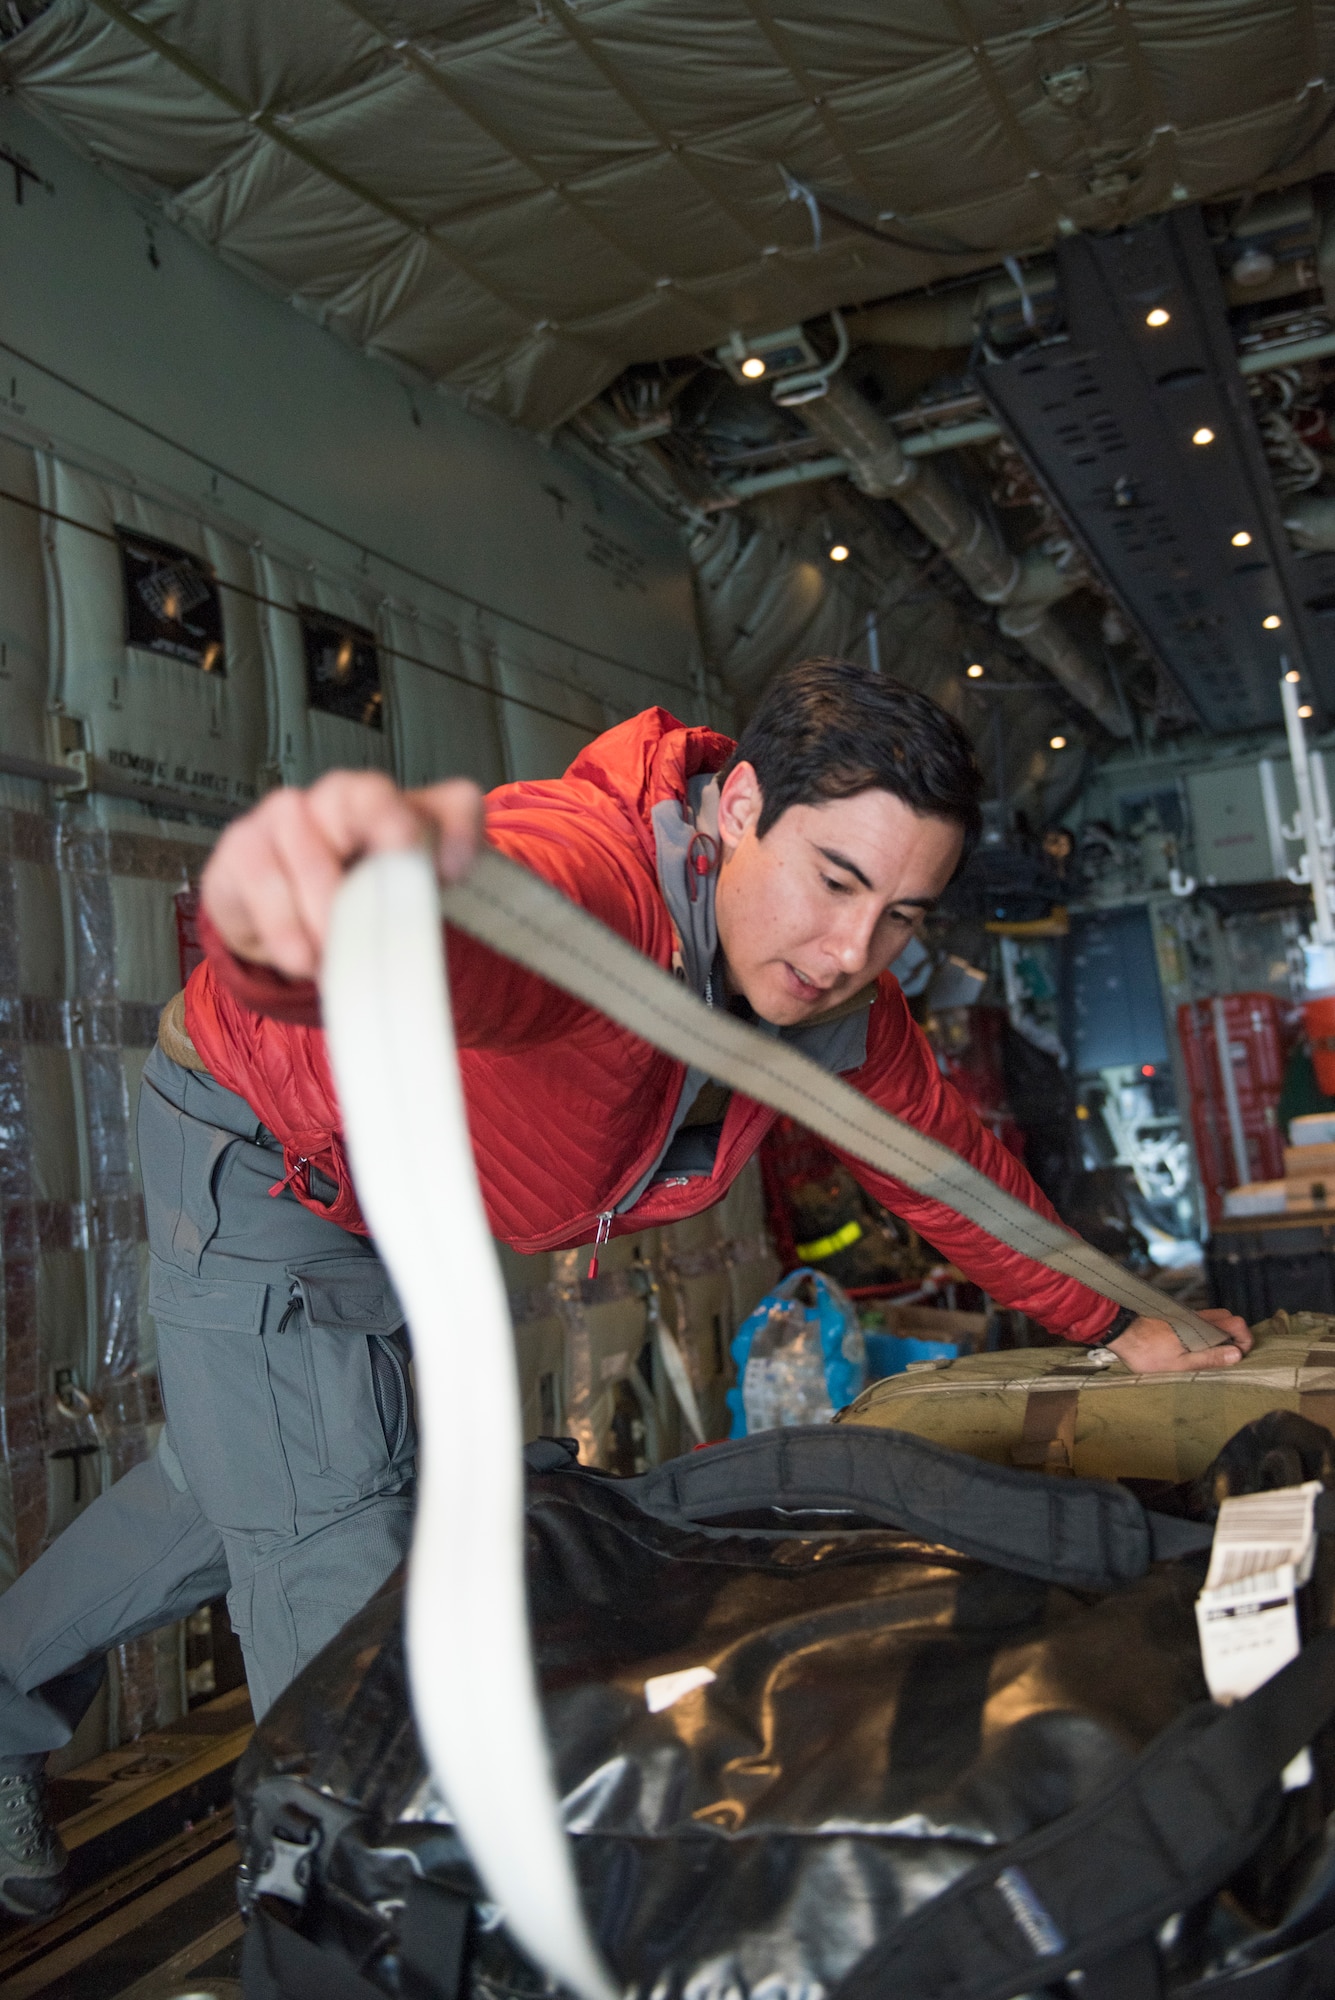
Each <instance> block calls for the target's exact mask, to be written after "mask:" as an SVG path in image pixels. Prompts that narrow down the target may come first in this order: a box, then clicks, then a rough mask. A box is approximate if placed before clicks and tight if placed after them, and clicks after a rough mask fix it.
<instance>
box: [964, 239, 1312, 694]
mask: <svg viewBox="0 0 1335 2000" xmlns="http://www.w3.org/2000/svg"><path fill="white" fill-rule="evenodd" d="M1058 262H1059V272H1060V280H1061V288H1062V295H1063V303H1064V311H1065V321H1066V327H1067V332H1066V334H1065V335H1064V336H1061V337H1059V338H1057V339H1054V340H1048V341H1044V342H1042V343H1041V344H1040V345H1038V346H1036V347H1031V348H1027V349H1025V350H1024V351H1023V352H1022V353H1020V354H1018V355H1015V356H1013V357H1012V358H1010V359H1008V360H1005V361H998V362H994V363H992V364H991V365H990V366H985V367H983V368H980V369H979V371H978V381H979V386H980V387H981V388H982V390H983V391H984V393H985V394H986V396H987V397H988V399H989V401H990V402H991V403H992V405H993V407H994V408H995V410H996V413H997V416H998V419H999V420H1000V422H1001V423H1002V424H1003V425H1004V426H1005V428H1006V429H1007V430H1008V431H1009V432H1010V434H1011V436H1012V437H1013V438H1014V440H1015V442H1016V444H1017V445H1018V446H1019V447H1020V449H1021V450H1022V451H1023V452H1024V454H1025V456H1026V457H1027V458H1028V460H1029V462H1030V464H1031V465H1032V467H1033V469H1034V471H1035V473H1036V474H1037V475H1038V477H1039V478H1040V480H1041V481H1042V482H1043V484H1044V485H1045V486H1046V487H1047V489H1048V491H1049V493H1050V495H1051V497H1052V499H1053V500H1054V501H1055V503H1056V505H1057V507H1058V508H1059V510H1060V511H1061V512H1062V513H1063V514H1064V515H1065V516H1066V518H1067V520H1068V522H1069V523H1070V525H1071V526H1072V528H1073V529H1074V530H1075V532H1076V533H1077V534H1078V535H1079V536H1080V537H1081V538H1082V539H1083V541H1084V543H1085V546H1086V549H1087V551H1088V553H1089V555H1090V557H1091V559H1092V560H1093V562H1094V563H1095V565H1096V566H1097V568H1098V569H1100V570H1101V571H1102V573H1103V575H1104V577H1105V578H1106V579H1107V582H1108V583H1109V585H1110V586H1111V588H1112V590H1113V591H1114V593H1115V594H1116V596H1117V597H1118V599H1119V600H1120V601H1121V603H1122V605H1123V606H1124V607H1125V609H1126V611H1127V612H1128V613H1129V614H1130V615H1131V617H1132V618H1134V620H1135V621H1136V623H1137V624H1138V625H1139V627H1140V629H1141V632H1142V634H1143V636H1144V638H1145V640H1146V641H1147V643H1148V644H1149V646H1150V647H1151V648H1152V650H1153V651H1154V652H1155V653H1156V654H1157V655H1158V657H1159V659H1160V660H1162V662H1163V664H1164V666H1165V667H1166V668H1167V669H1168V671H1169V672H1170V673H1171V674H1172V675H1173V676H1174V678H1175V679H1176V680H1177V681H1178V683H1179V684H1180V685H1181V687H1182V689H1183V691H1184V692H1185V694H1186V695H1187V697H1188V699H1189V700H1190V701H1191V703H1192V705H1193V707H1194V708H1195V710H1196V713H1197V714H1198V715H1199V717H1200V720H1201V722H1202V723H1203V724H1204V726H1205V727H1206V728H1207V729H1214V730H1226V729H1245V728H1249V727H1253V726H1255V725H1256V724H1269V723H1275V722H1278V721H1279V720H1280V714H1281V710H1280V702H1279V692H1278V683H1279V676H1280V672H1281V658H1282V656H1285V655H1287V658H1288V661H1289V664H1290V665H1292V666H1295V667H1298V668H1300V669H1303V670H1304V672H1305V673H1306V674H1307V675H1308V677H1309V678H1308V686H1309V687H1310V688H1311V690H1312V691H1313V695H1314V698H1315V702H1316V705H1317V707H1318V709H1319V710H1324V711H1325V712H1326V714H1327V715H1329V714H1330V713H1331V712H1332V711H1335V663H1333V662H1332V640H1333V639H1335V556H1330V555H1316V556H1300V555H1298V554H1296V553H1295V551H1294V550H1293V549H1292V548H1291V547H1290V545H1289V541H1288V537H1287V536H1286V534H1285V532H1284V528H1283V524H1282V521H1281V519H1280V514H1279V504H1278V501H1277V499H1276V496H1275V491H1274V488H1273V486H1272V485H1271V482H1270V476H1269V472H1268V470H1267V467H1266V463H1265V459H1264V456H1263V454H1262V450H1261V443H1260V438H1259V435H1258V433H1257V428H1256V424H1255V422H1254V420H1253V418H1252V413H1251V408H1250V401H1249V398H1248V395H1247V388H1246V384H1245V383H1244V381H1243V379H1242V376H1241V375H1240V374H1239V372H1238V365H1237V357H1236V353H1235V350H1234V346H1233V340H1232V336H1231V333H1230V330H1229V325H1228V319H1227V314H1226V312H1225V307H1224V297H1223V292H1222V289H1221V286H1220V281H1219V274H1218V271H1217V269H1216V267H1215V261H1214V256H1213V254H1212V252H1211V249H1210V244H1209V240H1208V238H1207V237H1206V234H1205V228H1204V225H1203V223H1202V221H1201V217H1200V212H1199V210H1197V209H1188V210H1184V211H1182V212H1181V213H1178V214H1174V215H1171V216H1166V217H1161V218H1159V219H1157V220H1155V221H1152V222H1146V223H1142V224H1140V225H1139V226H1138V227H1137V228H1134V229H1127V230H1124V231H1122V232H1120V233H1119V234H1117V235H1114V236H1080V237H1073V238H1071V239H1070V240H1069V241H1067V242H1064V243H1062V244H1061V245H1060V246H1059V250H1058ZM1151 314H1153V315H1155V316H1156V317H1159V316H1161V315H1163V314H1166V315H1167V319H1166V320H1164V321H1162V323H1160V324H1157V325H1152V324H1151V323H1150V315H1151ZM1201 432H1208V433H1212V434H1213V441H1212V442H1209V443H1202V444H1195V443H1193V441H1192V440H1193V437H1194V436H1195V435H1196V434H1198V433H1201ZM1242 532H1246V533H1247V534H1250V536H1251V543H1250V545H1249V546H1248V547H1246V548H1241V549H1239V548H1235V547H1234V546H1233V541H1232V538H1233V536H1234V535H1236V534H1239V533H1242ZM1266 618H1278V619H1279V620H1280V621H1281V622H1280V624H1279V626H1278V627H1277V628H1275V629H1271V630H1267V629H1266V627H1265V625H1264V623H1263V621H1264V620H1265V619H1266Z"/></svg>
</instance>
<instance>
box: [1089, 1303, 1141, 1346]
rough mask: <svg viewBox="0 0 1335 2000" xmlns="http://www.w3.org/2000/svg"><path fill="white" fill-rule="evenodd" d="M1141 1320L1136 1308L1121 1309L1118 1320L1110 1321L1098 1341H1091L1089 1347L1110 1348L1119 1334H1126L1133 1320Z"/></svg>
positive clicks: (1126, 1307) (1124, 1307) (1125, 1307)
mask: <svg viewBox="0 0 1335 2000" xmlns="http://www.w3.org/2000/svg"><path fill="white" fill-rule="evenodd" d="M1139 1318H1140V1313H1139V1312H1138V1311H1137V1309H1136V1307H1135V1306H1121V1307H1119V1308H1118V1312H1117V1317H1116V1319H1114V1320H1112V1321H1110V1323H1109V1324H1108V1325H1107V1326H1105V1327H1104V1329H1103V1332H1102V1333H1101V1334H1100V1335H1099V1337H1098V1339H1097V1340H1091V1341H1090V1342H1089V1345H1090V1346H1091V1347H1107V1346H1109V1345H1110V1344H1111V1343H1112V1342H1113V1341H1114V1340H1116V1339H1117V1337H1118V1335H1119V1334H1123V1333H1125V1332H1126V1330H1127V1328H1128V1327H1129V1326H1130V1324H1131V1322H1132V1321H1133V1320H1137V1319H1139Z"/></svg>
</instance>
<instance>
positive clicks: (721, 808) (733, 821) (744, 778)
mask: <svg viewBox="0 0 1335 2000" xmlns="http://www.w3.org/2000/svg"><path fill="white" fill-rule="evenodd" d="M764 808H765V795H764V793H763V792H762V791H761V789H760V780H759V778H758V777H757V776H756V773H755V766H754V765H752V764H734V765H733V767H732V769H731V770H730V771H729V773H728V775H727V777H726V778H725V779H724V780H723V785H722V788H721V790H720V792H719V795H718V830H719V835H720V838H721V839H722V841H723V845H724V846H725V847H726V848H733V847H738V846H740V845H741V842H742V841H743V839H744V838H745V836H746V835H747V834H748V833H750V832H751V831H752V829H753V828H754V827H755V825H756V824H757V822H758V821H759V819H760V815H761V813H762V812H763V811H764Z"/></svg>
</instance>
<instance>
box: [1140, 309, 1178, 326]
mask: <svg viewBox="0 0 1335 2000" xmlns="http://www.w3.org/2000/svg"><path fill="white" fill-rule="evenodd" d="M1171 318H1172V314H1171V313H1166V312H1165V311H1164V309H1163V307H1162V306H1156V307H1155V308H1154V311H1153V312H1147V313H1146V315H1145V324H1146V326H1167V324H1168V322H1169V320H1170V319H1171Z"/></svg>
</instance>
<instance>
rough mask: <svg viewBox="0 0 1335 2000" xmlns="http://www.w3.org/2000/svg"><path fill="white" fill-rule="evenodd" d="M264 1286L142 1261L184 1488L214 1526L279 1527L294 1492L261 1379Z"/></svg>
mask: <svg viewBox="0 0 1335 2000" xmlns="http://www.w3.org/2000/svg"><path fill="white" fill-rule="evenodd" d="M269 1290H270V1288H269V1286H268V1285H261V1284H240V1283H236V1284H233V1283H230V1282H220V1281H210V1280H208V1279H204V1278H192V1277H189V1276H188V1275H187V1274H186V1273H185V1272H183V1271H179V1270H176V1269H174V1268H172V1267H171V1266H170V1265H167V1264H164V1263H162V1261H161V1260H160V1259H159V1258H157V1257H154V1258H153V1259H152V1260H151V1263H150V1269H149V1288H148V1304H149V1311H150V1312H151V1313H152V1315H153V1318H154V1320H155V1322H156V1324H157V1329H158V1369H159V1375H160V1379H161V1382H162V1397H163V1402H164V1403H165V1405H166V1408H167V1420H168V1424H169V1427H170V1430H171V1440H172V1444H173V1446H174V1448H175V1451H176V1455H177V1457H178V1458H179V1460H180V1463H181V1469H182V1471H183V1472H184V1474H185V1477H186V1480H187V1482H188V1483H189V1486H190V1490H191V1492H192V1493H193V1494H194V1497H195V1499H196V1500H197V1501H198V1503H199V1506H200V1508H201V1510H202V1512H203V1513H204V1515H205V1516H206V1518H207V1519H208V1520H209V1521H211V1522H212V1523H213V1525H214V1526H215V1527H216V1528H221V1529H228V1528H231V1529H237V1530H240V1531H242V1532H245V1533H262V1534H288V1533H290V1532H291V1530H292V1526H293V1523H294V1520H295V1515H296V1492H295V1488H294V1484H293V1478H292V1472H291V1468H290V1466H289V1463H288V1457H287V1452H286V1449H285V1443H284V1439H283V1437H282V1435H281V1432H280V1427H279V1421H278V1409H277V1403H276V1398H275V1395H274V1389H273V1385H272V1384H271V1383H270V1379H269V1367H268V1357H267V1354H266V1341H265V1338H264V1318H265V1308H266V1304H267V1303H268V1301H269Z"/></svg>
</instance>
